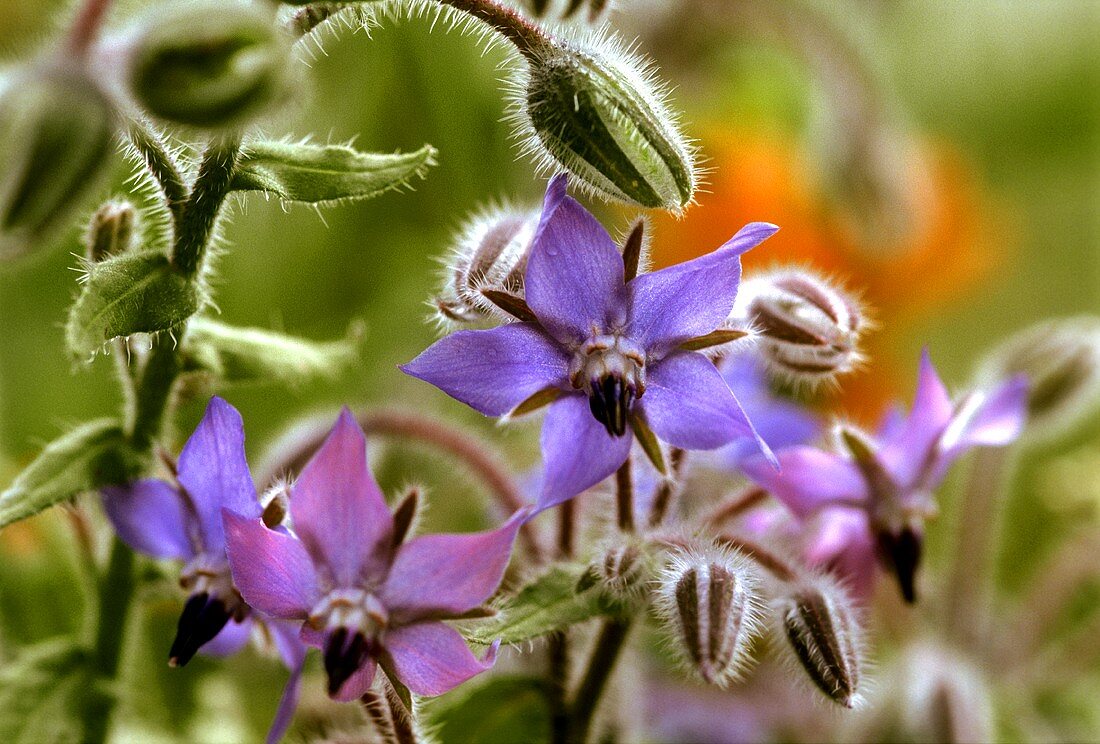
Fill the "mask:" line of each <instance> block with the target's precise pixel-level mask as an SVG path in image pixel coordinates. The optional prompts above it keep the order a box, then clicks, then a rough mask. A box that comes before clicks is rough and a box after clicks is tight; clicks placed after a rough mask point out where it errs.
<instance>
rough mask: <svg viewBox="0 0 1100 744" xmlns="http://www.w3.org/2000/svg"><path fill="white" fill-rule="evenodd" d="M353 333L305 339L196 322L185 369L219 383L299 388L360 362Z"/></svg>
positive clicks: (185, 346) (185, 349) (189, 332)
mask: <svg viewBox="0 0 1100 744" xmlns="http://www.w3.org/2000/svg"><path fill="white" fill-rule="evenodd" d="M358 351H359V344H358V338H357V337H356V334H355V333H352V334H351V335H350V336H349V338H346V339H341V340H339V341H322V342H317V341H308V340H305V339H299V338H294V337H293V336H285V335H283V334H281V333H275V332H274V331H265V330H263V329H260V328H234V327H233V326H229V325H225V324H224V323H219V322H218V321H216V320H211V319H210V318H195V319H194V320H192V321H191V323H190V324H189V325H188V328H187V337H186V338H185V340H184V343H183V356H184V365H185V369H186V370H187V371H192V372H204V373H208V374H211V375H213V376H215V377H216V378H217V379H218V380H221V381H222V382H229V383H248V382H280V383H283V384H286V385H299V384H303V383H307V382H310V381H313V380H325V379H333V378H335V377H337V376H338V375H340V373H341V372H343V371H344V370H345V369H347V368H348V367H350V366H351V365H353V364H355V363H356V362H357V361H358V360H359V353H358Z"/></svg>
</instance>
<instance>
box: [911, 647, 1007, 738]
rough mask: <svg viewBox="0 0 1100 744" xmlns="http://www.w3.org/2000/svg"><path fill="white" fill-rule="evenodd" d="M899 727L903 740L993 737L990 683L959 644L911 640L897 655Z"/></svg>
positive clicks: (994, 717) (992, 707) (992, 708)
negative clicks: (946, 645)
mask: <svg viewBox="0 0 1100 744" xmlns="http://www.w3.org/2000/svg"><path fill="white" fill-rule="evenodd" d="M900 687H901V689H900V690H899V691H898V693H897V694H898V695H899V697H901V696H903V697H901V699H900V700H899V702H900V703H901V710H902V720H901V724H902V730H901V732H899V733H901V734H902V735H903V736H904V737H905V740H907V741H958V742H984V741H993V740H994V739H995V738H996V736H995V735H996V731H997V726H996V716H995V711H994V706H993V702H992V699H991V696H990V683H989V680H988V679H987V677H986V675H985V674H984V673H983V672H982V670H981V668H980V667H979V666H978V665H976V664H975V663H973V662H972V661H970V660H969V659H968V658H967V657H966V655H965V654H964V653H961V652H960V650H959V649H955V648H944V647H943V646H941V645H940V644H938V643H936V642H933V641H923V642H917V643H913V644H911V646H910V648H909V650H908V653H907V654H906V655H905V657H904V658H903V659H902V668H901V679H900Z"/></svg>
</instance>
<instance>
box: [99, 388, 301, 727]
mask: <svg viewBox="0 0 1100 744" xmlns="http://www.w3.org/2000/svg"><path fill="white" fill-rule="evenodd" d="M103 506H104V510H105V511H106V513H107V518H108V519H109V520H110V521H111V524H112V525H113V526H114V528H115V531H116V532H117V533H118V536H119V537H120V538H121V539H122V540H123V541H124V542H125V543H126V544H127V545H129V546H130V547H131V548H133V549H134V550H136V551H138V552H140V553H144V554H146V555H149V556H152V557H154V558H164V559H175V560H181V561H186V565H185V567H184V569H183V571H182V573H181V574H180V584H181V585H182V586H183V587H184V588H185V589H187V590H188V591H189V593H190V596H189V598H188V600H187V603H186V604H185V605H184V609H183V614H182V615H181V616H180V620H179V627H178V629H177V633H176V638H175V640H174V641H173V642H172V648H171V650H170V652H169V663H171V664H172V665H173V666H183V665H184V664H186V663H187V662H188V661H190V660H191V658H192V657H193V656H194V655H195V653H196V652H198V651H200V650H201V651H202V652H203V653H205V654H208V655H211V656H228V655H230V654H233V653H236V652H237V651H239V650H240V649H241V648H242V647H243V646H244V645H245V643H247V642H248V639H249V637H250V635H251V633H252V629H253V627H254V624H255V623H256V622H260V623H262V624H263V625H264V626H265V627H266V629H267V631H268V634H269V636H270V638H271V639H272V640H273V641H274V644H275V647H276V649H277V651H278V653H279V656H280V657H281V658H282V660H283V662H284V663H285V664H286V666H287V667H288V668H289V669H290V670H291V676H290V680H289V681H288V682H287V686H286V689H285V691H284V693H283V699H282V700H281V702H280V704H279V710H278V713H277V714H276V718H275V722H274V723H273V724H272V728H271V731H270V733H269V735H268V741H278V740H279V739H281V738H282V735H283V733H284V732H285V731H286V728H287V726H289V725H290V721H291V718H292V717H293V715H294V709H295V708H296V707H297V703H298V684H299V681H300V679H301V672H302V663H303V661H304V660H305V646H304V645H303V644H302V642H301V641H300V640H299V638H298V635H297V632H296V629H295V628H293V627H291V626H289V625H288V624H287V623H285V622H281V621H278V620H275V619H273V618H270V617H263V616H259V617H258V616H257V613H255V612H253V608H251V607H250V606H249V605H248V604H247V603H246V602H245V600H244V599H243V598H242V597H241V595H240V593H239V592H238V591H237V588H236V587H235V586H234V584H233V579H232V576H231V575H230V571H229V562H228V559H227V558H226V552H225V533H224V531H223V530H222V518H221V510H222V509H223V508H227V507H228V508H231V509H233V510H235V511H239V512H242V513H245V514H250V515H254V516H256V517H257V518H258V517H259V516H260V513H261V511H262V510H261V507H260V502H259V500H258V499H257V498H256V489H255V487H254V486H253V483H252V475H251V473H250V472H249V469H248V462H247V460H246V459H245V451H244V424H243V422H242V421H241V415H240V413H238V412H237V410H236V409H235V408H233V406H231V405H229V404H228V403H226V402H225V401H224V400H222V399H221V398H217V397H215V398H213V399H212V400H211V401H210V404H209V405H208V406H207V408H206V413H205V415H204V416H203V418H202V421H201V422H200V423H199V425H198V427H197V428H196V429H195V431H194V433H193V434H192V435H191V437H190V438H189V439H188V440H187V444H186V445H184V448H183V451H182V452H181V453H180V456H179V464H178V473H177V483H168V482H166V481H162V480H157V479H153V478H149V479H144V480H139V481H136V482H135V483H132V484H129V485H126V486H111V487H108V488H104V489H103Z"/></svg>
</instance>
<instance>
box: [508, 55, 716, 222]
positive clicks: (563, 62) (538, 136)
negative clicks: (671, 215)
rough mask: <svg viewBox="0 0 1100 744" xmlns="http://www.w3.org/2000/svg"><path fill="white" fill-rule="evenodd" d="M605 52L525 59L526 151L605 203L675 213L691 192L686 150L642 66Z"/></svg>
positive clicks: (690, 161) (691, 176) (690, 167)
mask: <svg viewBox="0 0 1100 744" xmlns="http://www.w3.org/2000/svg"><path fill="white" fill-rule="evenodd" d="M605 46H606V47H608V48H607V49H606V50H603V51H596V50H594V49H591V48H584V49H582V48H579V47H575V46H571V45H568V44H565V43H561V42H555V43H552V44H547V45H546V46H545V47H540V48H538V49H536V50H534V51H533V52H531V53H530V55H529V57H528V63H529V74H528V79H527V84H526V88H525V91H524V100H523V105H522V106H521V110H522V111H523V116H522V120H521V125H522V126H523V127H524V128H525V129H528V130H529V131H530V132H532V133H533V134H534V138H532V140H531V145H530V149H532V150H534V151H539V150H544V151H545V153H544V154H545V155H546V156H548V158H549V160H548V161H547V164H549V165H552V164H553V163H557V164H560V165H561V166H562V167H564V168H565V169H566V170H568V171H569V172H570V173H572V174H574V175H575V176H577V178H578V179H580V180H581V181H582V182H583V183H584V184H586V185H587V186H588V187H589V188H590V189H592V190H593V191H595V192H597V193H599V194H602V195H603V196H605V197H607V198H610V199H617V200H620V201H625V202H627V203H630V204H638V205H641V206H643V207H653V208H662V209H667V210H670V211H672V212H681V211H683V209H684V208H685V207H687V205H688V204H689V203H690V202H691V199H692V195H693V194H694V192H695V186H696V172H695V165H694V162H693V155H692V150H691V148H690V147H689V146H688V144H687V143H686V142H685V141H684V138H683V136H682V135H681V134H680V132H679V129H678V127H677V124H676V121H675V118H674V117H673V116H672V114H671V112H669V110H668V109H667V107H666V106H665V105H664V102H663V99H664V93H663V92H662V91H661V89H660V88H659V87H658V86H657V85H656V83H655V81H654V79H653V75H652V73H651V71H650V69H649V66H648V65H647V64H646V63H644V62H642V61H640V60H638V59H635V58H632V57H631V56H629V55H627V54H625V53H623V52H622V51H620V50H619V49H617V47H616V46H615V44H614V42H608V43H606V44H605Z"/></svg>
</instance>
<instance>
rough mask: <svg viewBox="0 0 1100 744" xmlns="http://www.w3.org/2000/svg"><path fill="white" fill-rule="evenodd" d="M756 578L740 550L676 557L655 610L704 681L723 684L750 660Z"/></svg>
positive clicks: (666, 576) (688, 554) (682, 554)
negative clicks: (736, 551) (737, 551)
mask: <svg viewBox="0 0 1100 744" xmlns="http://www.w3.org/2000/svg"><path fill="white" fill-rule="evenodd" d="M756 585H757V579H756V575H755V574H754V572H753V569H752V567H751V564H750V563H749V562H748V561H747V560H746V559H745V558H744V557H743V556H741V555H740V554H738V553H734V552H722V551H718V550H712V549H708V550H706V551H702V552H695V551H684V552H681V553H677V554H675V555H674V556H672V557H671V558H670V560H669V563H668V565H667V566H666V568H665V571H664V575H663V576H662V579H661V583H660V589H659V590H658V597H657V602H656V607H657V610H658V612H659V614H660V616H661V618H662V620H663V624H664V626H665V628H666V630H667V632H668V633H669V635H670V637H671V639H672V642H673V646H674V647H675V648H676V650H677V651H678V652H679V653H680V655H681V656H682V657H683V659H684V662H685V664H686V665H687V666H688V667H689V668H690V669H691V670H692V671H693V672H694V673H696V674H698V675H699V677H701V678H702V679H703V680H705V681H706V682H709V683H711V684H714V685H717V686H719V687H725V686H726V685H728V684H729V683H730V682H732V681H734V680H735V679H737V677H738V675H739V673H740V672H741V670H742V669H743V668H744V667H745V665H746V663H747V662H748V652H749V642H750V639H751V638H752V636H753V635H754V634H755V633H756V628H757V625H758V620H757V615H758V610H757V607H756V596H755V593H756Z"/></svg>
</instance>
